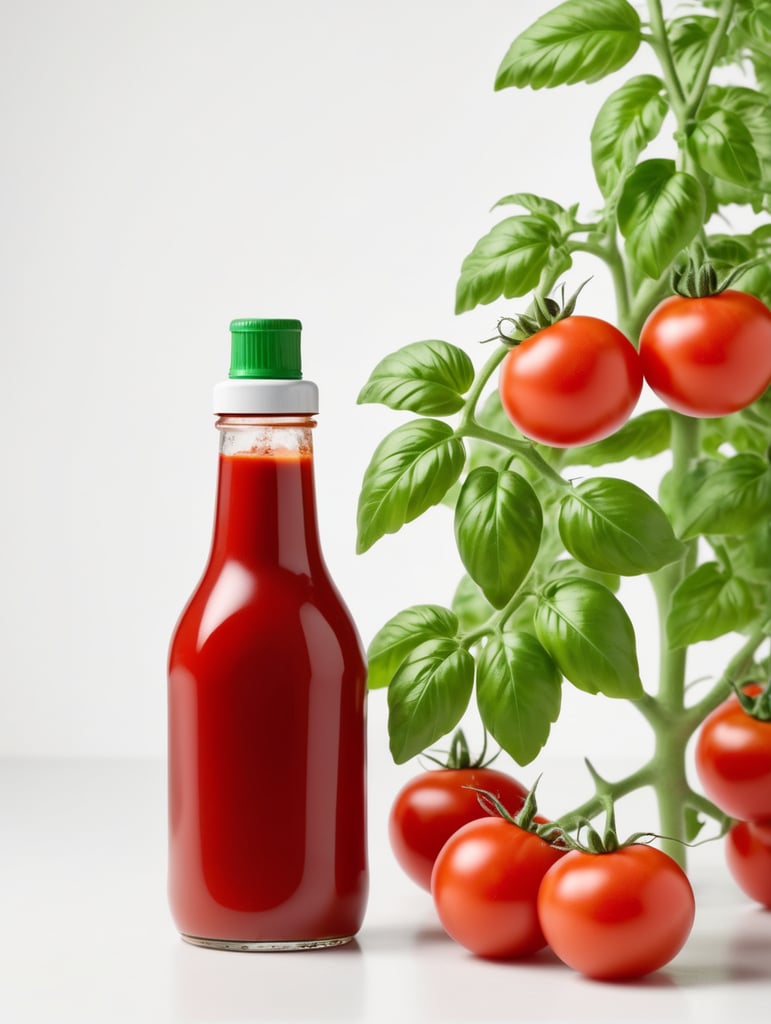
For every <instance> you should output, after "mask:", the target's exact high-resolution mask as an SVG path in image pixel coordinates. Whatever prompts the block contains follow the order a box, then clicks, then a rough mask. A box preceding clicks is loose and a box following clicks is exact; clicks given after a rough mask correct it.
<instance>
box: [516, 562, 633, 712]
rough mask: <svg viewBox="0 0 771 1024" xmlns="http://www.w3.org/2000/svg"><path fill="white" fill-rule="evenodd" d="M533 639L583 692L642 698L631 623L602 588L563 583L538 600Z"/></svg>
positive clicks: (577, 582) (589, 583)
mask: <svg viewBox="0 0 771 1024" xmlns="http://www.w3.org/2000/svg"><path fill="white" fill-rule="evenodd" d="M535 631H536V636H537V637H538V639H539V640H540V641H541V643H542V644H543V646H544V647H545V648H546V650H547V651H548V653H549V654H550V655H551V657H552V659H553V660H554V662H555V663H556V665H557V668H558V669H559V670H560V672H561V673H562V675H563V676H565V678H566V679H568V680H570V682H571V683H572V684H573V685H574V686H576V687H578V689H579V690H585V691H586V692H587V693H604V694H605V695H606V696H607V697H626V698H628V699H630V700H636V699H638V698H639V697H641V696H642V695H643V688H642V682H641V681H640V670H639V667H638V664H637V650H636V646H635V634H634V627H633V626H632V622H631V620H630V618H629V616H628V615H627V613H626V611H625V609H624V606H623V605H622V604H621V602H620V601H619V600H618V599H617V598H615V597H614V596H613V594H611V592H610V591H609V590H607V589H606V588H605V587H603V586H602V584H601V583H595V582H594V581H593V580H586V579H570V578H567V579H563V580H557V581H555V582H553V583H549V584H548V585H547V586H546V587H544V589H543V591H542V592H541V594H540V595H539V600H538V606H537V608H536V612H535Z"/></svg>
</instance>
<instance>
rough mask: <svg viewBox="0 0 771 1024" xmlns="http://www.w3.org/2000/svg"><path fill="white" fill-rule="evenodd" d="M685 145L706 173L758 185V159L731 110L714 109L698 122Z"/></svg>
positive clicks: (741, 184) (750, 140) (746, 186)
mask: <svg viewBox="0 0 771 1024" xmlns="http://www.w3.org/2000/svg"><path fill="white" fill-rule="evenodd" d="M688 148H689V149H690V151H691V153H692V154H693V155H694V156H695V157H696V159H697V160H698V162H699V163H700V164H701V166H702V167H703V168H704V170H705V171H707V172H708V173H709V174H714V175H715V177H717V178H723V179H725V180H726V181H730V182H732V183H733V184H735V185H740V186H741V187H742V188H753V187H755V186H757V185H759V183H760V161H759V160H758V154H757V153H756V152H755V146H754V145H753V142H752V136H751V135H750V132H749V129H748V128H747V127H746V126H745V125H744V123H743V122H742V120H741V118H740V117H739V116H738V115H737V114H734V113H733V112H732V111H730V110H715V111H714V112H713V113H711V114H710V115H709V116H708V117H706V118H703V119H702V120H699V121H697V122H696V125H695V127H694V128H693V131H692V132H691V134H690V135H689V136H688Z"/></svg>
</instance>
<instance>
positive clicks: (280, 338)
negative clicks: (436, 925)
mask: <svg viewBox="0 0 771 1024" xmlns="http://www.w3.org/2000/svg"><path fill="white" fill-rule="evenodd" d="M300 330H301V325H300V323H299V321H296V320H237V321H233V323H232V324H231V332H232V360H231V369H230V378H229V379H228V380H227V381H224V382H222V383H220V384H219V385H217V386H216V387H215V413H216V414H217V417H218V418H217V421H216V425H217V429H218V430H219V433H220V446H219V478H218V488H217V503H216V514H215V522H214V535H213V540H212V548H211V554H210V557H209V561H208V564H207V566H206V569H205V571H204V574H203V577H202V579H201V581H200V583H199V584H198V587H197V588H196V590H195V592H194V593H193V596H192V597H191V598H190V600H189V602H188V604H187V606H186V607H185V609H184V611H183V612H182V615H181V617H180V619H179V622H178V623H177V626H176V629H175V632H174V635H173V638H172V641H171V648H170V654H169V675H168V699H169V705H168V713H169V900H170V905H171V910H172V915H173V917H174V920H175V922H176V925H177V927H178V929H179V931H180V932H181V934H182V936H183V938H185V939H186V940H188V941H189V942H192V943H195V944H197V945H204V946H214V947H217V948H226V949H239V950H263V949H266V950H272V949H308V948H313V947H320V946H331V945H339V944H341V943H344V942H347V941H348V940H350V939H351V938H352V937H353V936H354V934H355V933H356V932H357V931H358V929H359V927H360V925H361V921H362V917H363V914H364V909H365V904H366V899H367V884H368V883H367V855H366V831H365V830H366V825H365V693H366V686H365V676H366V670H365V664H364V658H363V654H362V649H361V644H360V641H359V638H358V635H357V633H356V629H355V626H354V624H353V622H352V620H351V617H350V614H349V612H348V610H347V609H346V607H345V605H344V603H343V601H342V599H341V598H340V595H339V594H338V592H337V590H336V588H335V586H334V584H333V582H332V580H331V579H330V576H329V573H328V570H327V568H326V566H325V564H324V560H323V557H322V553H321V548H320V544H319V536H318V528H317V521H316V501H315V492H314V478H313V443H312V430H313V427H314V425H315V421H314V419H313V416H314V415H315V413H316V412H317V410H318V391H317V388H316V386H315V384H313V383H312V382H310V381H305V380H302V378H301V373H300Z"/></svg>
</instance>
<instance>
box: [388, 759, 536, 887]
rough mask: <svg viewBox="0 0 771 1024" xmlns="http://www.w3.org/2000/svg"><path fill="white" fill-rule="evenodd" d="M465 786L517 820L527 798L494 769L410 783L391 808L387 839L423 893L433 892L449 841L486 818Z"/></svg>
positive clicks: (450, 772) (457, 771) (439, 772)
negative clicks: (434, 874) (484, 792)
mask: <svg viewBox="0 0 771 1024" xmlns="http://www.w3.org/2000/svg"><path fill="white" fill-rule="evenodd" d="M464 786H473V787H475V788H476V789H484V790H487V791H488V792H490V793H492V794H493V795H494V796H496V797H497V798H498V799H499V800H500V802H501V803H502V804H503V806H504V807H505V808H506V810H507V811H508V812H509V813H510V814H512V815H515V814H517V813H518V812H519V810H520V809H521V807H522V805H523V804H524V802H525V798H526V797H527V790H526V789H525V787H524V786H521V785H520V784H519V782H517V781H516V779H513V778H511V776H510V775H505V774H504V773H503V772H499V771H496V770H495V769H493V768H442V769H436V770H434V771H427V772H423V773H422V774H421V775H418V776H416V777H415V778H414V779H410V781H409V782H408V783H407V784H406V785H405V786H404V787H403V788H402V789H401V790H400V791H399V793H398V794H397V795H396V799H395V800H394V803H393V806H392V807H391V814H390V817H389V820H388V835H389V838H390V840H391V846H392V848H393V851H394V854H395V856H396V859H397V861H398V862H399V864H400V865H401V866H402V868H403V869H404V870H405V871H406V873H407V874H408V875H409V876H410V878H412V879H413V881H415V882H417V883H418V885H421V886H422V887H423V888H424V889H427V890H430V889H431V871H432V870H433V867H434V861H435V860H436V857H437V854H438V853H439V851H440V850H441V849H442V847H443V846H444V844H445V843H446V842H447V840H448V839H449V838H450V836H451V835H452V834H453V833H454V832H457V831H458V829H459V828H460V827H461V825H465V824H467V823H468V822H469V821H474V819H476V818H483V817H485V816H486V814H487V812H486V811H485V810H484V809H483V808H482V807H481V805H480V803H479V800H478V799H477V794H476V793H475V792H474V791H473V790H472V789H464V788H463V787H464Z"/></svg>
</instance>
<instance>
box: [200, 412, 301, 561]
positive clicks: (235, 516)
mask: <svg viewBox="0 0 771 1024" xmlns="http://www.w3.org/2000/svg"><path fill="white" fill-rule="evenodd" d="M314 426H315V421H314V420H313V419H312V418H311V417H310V416H279V417H275V416H220V417H219V418H218V419H217V429H218V430H219V432H220V446H219V481H218V488H217V511H216V516H215V523H214V542H213V545H212V559H213V561H216V562H220V561H221V562H225V561H238V562H241V563H242V564H244V565H246V566H255V567H256V566H266V565H269V566H276V567H281V568H284V569H287V570H289V571H291V572H296V573H309V572H311V571H312V570H313V569H314V568H315V567H316V566H317V565H318V564H319V563H320V561H321V554H320V549H319V539H318V527H317V522H316V496H315V488H314V481H313V439H312V430H313V427H314Z"/></svg>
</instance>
